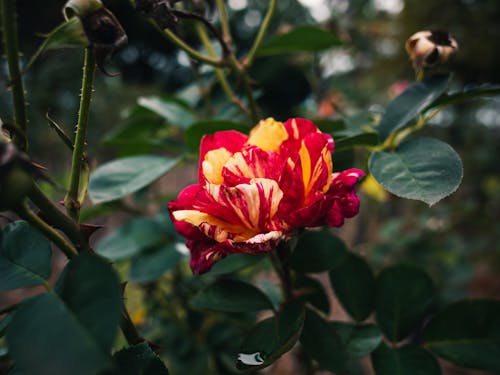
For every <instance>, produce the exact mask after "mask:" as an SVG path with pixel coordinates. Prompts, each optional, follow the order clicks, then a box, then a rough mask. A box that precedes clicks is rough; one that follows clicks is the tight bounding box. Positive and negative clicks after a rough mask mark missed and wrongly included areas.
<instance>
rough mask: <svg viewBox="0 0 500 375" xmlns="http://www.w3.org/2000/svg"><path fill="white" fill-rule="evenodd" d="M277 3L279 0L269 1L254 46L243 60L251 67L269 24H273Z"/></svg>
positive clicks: (244, 63)
mask: <svg viewBox="0 0 500 375" xmlns="http://www.w3.org/2000/svg"><path fill="white" fill-rule="evenodd" d="M277 4H278V0H271V1H270V2H269V8H268V9H267V13H266V16H265V17H264V20H263V21H262V24H261V25H260V28H259V31H258V33H257V36H256V37H255V40H254V42H253V45H252V48H251V49H250V52H248V55H247V56H246V57H245V59H244V60H243V65H245V66H246V67H249V66H250V65H252V62H253V59H254V57H255V54H256V53H257V50H258V49H259V47H260V45H261V44H262V41H263V40H264V36H265V35H266V32H267V29H268V28H269V25H270V24H271V19H272V18H273V15H274V13H275V11H276V6H277Z"/></svg>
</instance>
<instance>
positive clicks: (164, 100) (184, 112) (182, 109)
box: [137, 96, 195, 129]
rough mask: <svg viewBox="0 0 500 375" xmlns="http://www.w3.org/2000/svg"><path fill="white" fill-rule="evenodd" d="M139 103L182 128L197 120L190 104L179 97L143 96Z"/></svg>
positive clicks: (138, 100)
mask: <svg viewBox="0 0 500 375" xmlns="http://www.w3.org/2000/svg"><path fill="white" fill-rule="evenodd" d="M137 103H138V104H139V105H140V106H141V107H144V108H146V109H148V110H150V111H151V112H154V113H156V114H157V115H159V116H161V117H163V118H164V119H165V120H166V121H167V122H168V123H169V124H171V125H173V126H176V127H179V128H182V129H186V128H187V127H188V126H190V125H191V124H192V123H193V122H194V120H195V118H194V115H193V112H192V111H191V109H190V108H189V105H188V104H187V103H185V102H184V101H182V100H180V99H178V98H173V97H168V96H163V97H159V96H141V97H140V98H139V99H137Z"/></svg>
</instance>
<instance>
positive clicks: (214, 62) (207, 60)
mask: <svg viewBox="0 0 500 375" xmlns="http://www.w3.org/2000/svg"><path fill="white" fill-rule="evenodd" d="M163 32H164V35H165V36H166V37H167V38H168V39H169V40H170V41H171V42H172V43H174V44H175V45H176V46H177V47H179V48H180V49H182V50H183V51H184V52H186V53H187V54H188V55H189V56H191V57H192V58H193V59H195V60H198V61H201V62H204V63H206V64H209V65H212V66H218V67H222V66H225V65H226V63H225V62H224V61H223V60H221V59H217V58H213V57H210V56H206V55H203V54H201V53H199V52H198V51H197V50H195V49H194V48H192V47H190V46H189V45H188V44H187V43H186V42H184V41H183V40H182V39H181V38H179V37H178V36H177V35H175V33H174V32H173V31H171V30H169V29H165V30H163Z"/></svg>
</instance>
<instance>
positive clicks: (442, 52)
mask: <svg viewBox="0 0 500 375" xmlns="http://www.w3.org/2000/svg"><path fill="white" fill-rule="evenodd" d="M457 50H458V44H457V42H456V41H455V39H453V38H452V37H451V35H450V33H449V32H447V31H442V30H434V31H419V32H418V33H415V34H413V35H412V36H411V37H410V38H408V40H407V41H406V51H407V52H408V55H409V56H410V59H411V61H412V62H413V67H414V68H415V70H417V71H422V70H424V69H425V68H433V67H436V66H438V65H442V64H445V63H446V62H448V60H449V59H450V57H451V56H452V55H453V54H454V53H455V52H456V51H457Z"/></svg>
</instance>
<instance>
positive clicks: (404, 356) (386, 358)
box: [372, 343, 441, 375]
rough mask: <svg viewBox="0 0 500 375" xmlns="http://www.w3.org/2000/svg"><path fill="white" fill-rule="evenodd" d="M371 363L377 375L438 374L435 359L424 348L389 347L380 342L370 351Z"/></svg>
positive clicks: (439, 371) (438, 369) (439, 372)
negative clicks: (376, 347)
mask: <svg viewBox="0 0 500 375" xmlns="http://www.w3.org/2000/svg"><path fill="white" fill-rule="evenodd" d="M372 363H373V368H374V369H375V373H376V374H377V375H440V374H441V369H440V367H439V363H438V362H437V360H436V359H435V358H434V357H433V356H432V355H431V354H430V353H429V352H428V351H427V350H425V349H422V348H418V347H416V346H404V347H402V348H398V349H390V348H388V347H387V346H386V345H385V344H384V343H382V344H381V345H380V346H379V347H378V349H377V350H375V351H374V352H373V353H372Z"/></svg>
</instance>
